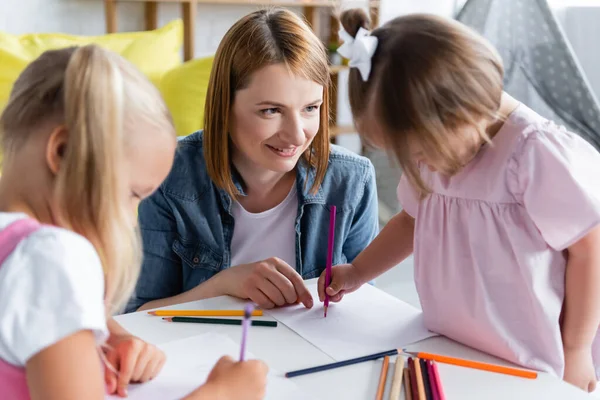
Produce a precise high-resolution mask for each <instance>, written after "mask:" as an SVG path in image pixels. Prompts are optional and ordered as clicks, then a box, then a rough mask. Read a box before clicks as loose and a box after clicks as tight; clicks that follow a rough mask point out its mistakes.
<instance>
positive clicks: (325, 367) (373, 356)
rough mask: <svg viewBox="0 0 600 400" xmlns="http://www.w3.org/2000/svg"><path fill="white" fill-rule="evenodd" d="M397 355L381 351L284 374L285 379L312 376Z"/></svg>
mask: <svg viewBox="0 0 600 400" xmlns="http://www.w3.org/2000/svg"><path fill="white" fill-rule="evenodd" d="M397 354H398V349H394V350H388V351H383V352H381V353H376V354H371V355H368V356H362V357H358V358H353V359H351V360H344V361H338V362H334V363H331V364H324V365H319V366H316V367H311V368H305V369H301V370H298V371H292V372H288V373H286V374H285V377H286V378H293V377H295V376H300V375H307V374H312V373H315V372H321V371H327V370H329V369H335V368H340V367H345V366H347V365H353V364H358V363H361V362H365V361H372V360H377V359H379V358H383V357H385V356H395V355H397Z"/></svg>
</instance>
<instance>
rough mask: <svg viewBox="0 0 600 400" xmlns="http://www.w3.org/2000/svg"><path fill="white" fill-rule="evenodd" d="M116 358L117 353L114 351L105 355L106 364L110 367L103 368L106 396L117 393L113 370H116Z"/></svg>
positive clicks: (115, 377) (115, 375) (115, 376)
mask: <svg viewBox="0 0 600 400" xmlns="http://www.w3.org/2000/svg"><path fill="white" fill-rule="evenodd" d="M117 357H118V356H117V352H115V351H111V352H109V353H108V354H107V355H106V363H108V364H110V366H109V365H105V366H104V382H105V383H106V393H107V394H115V392H116V391H117V374H116V373H115V372H114V370H113V368H114V369H115V370H117V369H118V365H117ZM111 367H112V368H111Z"/></svg>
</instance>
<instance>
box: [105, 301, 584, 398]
mask: <svg viewBox="0 0 600 400" xmlns="http://www.w3.org/2000/svg"><path fill="white" fill-rule="evenodd" d="M242 304H243V303H242V302H241V301H239V300H237V299H233V298H230V297H217V298H214V299H208V300H201V301H195V302H191V303H186V304H180V305H177V306H173V307H167V308H170V309H230V308H236V309H241V308H242ZM315 306H316V307H319V304H317V305H315ZM260 318H261V317H257V318H256V319H260ZM262 318H264V319H270V317H268V316H265V317H262ZM116 320H117V321H118V322H119V323H120V324H122V325H123V326H124V327H125V328H126V329H128V330H129V331H130V332H131V333H133V334H135V335H137V336H139V337H141V338H142V339H144V340H146V341H148V342H150V343H153V344H162V343H166V342H169V341H172V340H177V339H184V338H187V337H190V336H195V335H200V334H203V333H207V332H216V333H220V334H224V335H227V336H229V337H230V338H231V339H233V340H234V341H236V342H238V343H239V341H240V333H241V329H240V327H239V326H228V325H205V324H189V323H169V322H165V321H163V320H162V318H160V317H155V316H150V315H148V314H147V313H146V312H138V313H132V314H127V315H120V316H117V317H116ZM374 329H376V327H374ZM408 349H409V350H413V351H417V350H418V351H427V352H433V353H439V354H447V355H452V356H458V357H463V358H468V359H473V360H478V361H485V362H493V363H498V364H504V365H509V364H507V363H506V362H502V361H500V360H498V359H496V358H494V357H491V356H488V355H486V354H483V353H481V352H478V351H475V350H473V349H470V348H467V347H465V346H462V345H459V344H457V343H455V342H453V341H451V340H449V339H446V338H442V337H435V338H431V339H427V340H424V341H422V342H420V343H418V344H415V345H412V346H409V347H408ZM248 351H250V352H252V353H253V354H254V355H255V356H256V357H257V358H260V359H262V360H263V361H265V362H267V364H269V366H270V367H271V368H273V369H275V370H278V371H280V372H287V371H292V370H297V369H301V368H306V367H311V366H315V365H320V364H325V363H330V362H332V361H333V360H332V359H331V358H330V357H329V356H327V355H326V354H324V353H323V352H322V351H321V350H319V349H318V348H316V347H314V346H313V345H312V344H310V343H309V342H307V341H306V340H304V339H303V338H302V337H300V336H299V335H297V334H296V333H295V332H293V331H292V330H290V329H288V328H287V327H286V326H285V325H283V324H281V323H279V326H278V327H277V328H259V327H255V328H252V330H251V331H250V336H249V339H248ZM390 366H392V365H390ZM438 366H439V370H440V376H441V378H442V382H443V386H444V390H445V392H446V397H447V399H448V400H453V399H460V400H468V399H477V400H481V399H486V400H495V399H498V400H500V399H501V400H506V399H510V400H517V399H527V400H531V399H536V400H537V399H543V400H554V399H556V400H559V399H560V400H567V399H568V400H577V399H589V398H590V397H591V396H590V395H588V394H587V393H584V392H582V391H580V390H579V389H577V388H575V387H572V386H570V385H568V384H566V383H564V382H562V381H560V380H559V379H556V378H553V377H551V376H549V375H546V374H540V375H539V377H538V378H537V379H536V380H529V379H523V378H515V377H510V376H505V375H500V374H494V373H488V372H482V371H476V370H472V369H467V368H461V367H455V366H451V365H445V364H439V365H438ZM380 370H381V361H374V362H367V363H362V364H357V365H353V366H348V367H344V368H338V369H335V370H330V371H326V372H320V373H315V374H310V375H305V376H301V377H296V378H293V380H294V382H295V383H296V384H297V385H298V386H300V387H301V388H302V390H304V391H305V392H306V393H307V396H308V397H307V400H316V399H335V400H337V399H345V400H354V399H356V400H359V399H360V400H363V399H373V398H374V396H375V392H376V390H377V384H378V380H379V373H380ZM391 372H393V368H390V375H389V379H388V391H386V396H387V393H389V385H390V381H391ZM402 398H403V397H402Z"/></svg>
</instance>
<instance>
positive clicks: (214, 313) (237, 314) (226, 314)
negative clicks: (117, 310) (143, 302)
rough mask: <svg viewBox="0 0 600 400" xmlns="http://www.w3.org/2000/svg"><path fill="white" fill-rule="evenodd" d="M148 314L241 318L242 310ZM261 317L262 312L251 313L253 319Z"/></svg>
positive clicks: (151, 312) (181, 311)
mask: <svg viewBox="0 0 600 400" xmlns="http://www.w3.org/2000/svg"><path fill="white" fill-rule="evenodd" d="M148 314H150V315H156V316H160V317H243V316H244V310H156V311H148ZM262 315H263V312H262V310H254V311H252V316H253V317H261V316H262Z"/></svg>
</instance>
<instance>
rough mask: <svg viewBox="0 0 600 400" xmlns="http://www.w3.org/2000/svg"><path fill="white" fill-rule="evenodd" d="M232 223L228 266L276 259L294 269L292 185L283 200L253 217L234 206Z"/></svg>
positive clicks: (294, 200) (294, 197) (295, 198)
mask: <svg viewBox="0 0 600 400" xmlns="http://www.w3.org/2000/svg"><path fill="white" fill-rule="evenodd" d="M232 214H233V219H234V221H235V225H234V229H233V238H232V239H231V265H232V266H236V265H240V264H248V263H253V262H257V261H262V260H265V259H267V258H271V257H277V258H280V259H282V260H283V261H285V262H286V263H288V264H289V265H290V266H291V267H292V268H294V269H296V230H295V224H296V215H297V214H298V196H297V193H296V184H295V183H294V184H293V185H292V190H290V193H289V194H288V195H287V197H286V198H285V199H284V200H283V201H282V202H281V203H279V204H278V205H277V206H275V207H273V208H271V209H270V210H267V211H264V212H261V213H257V214H253V213H250V212H248V211H246V210H245V209H244V207H242V206H241V205H240V204H239V203H238V202H234V203H233V206H232Z"/></svg>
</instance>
